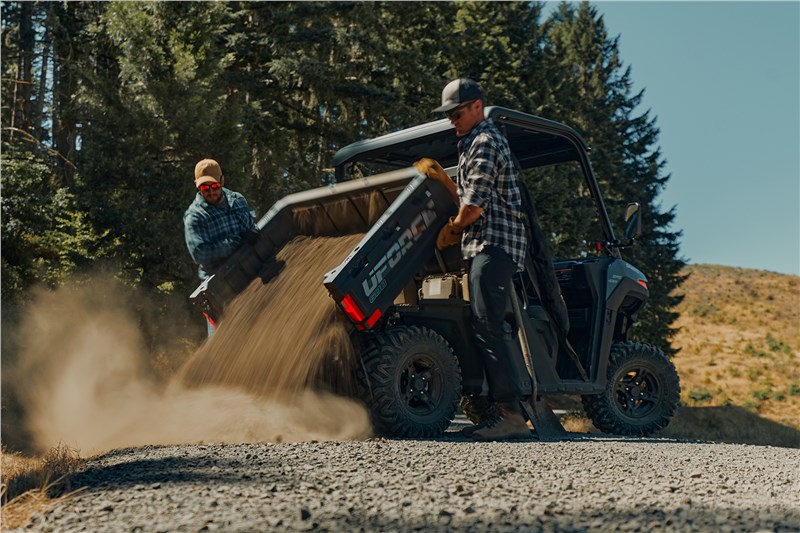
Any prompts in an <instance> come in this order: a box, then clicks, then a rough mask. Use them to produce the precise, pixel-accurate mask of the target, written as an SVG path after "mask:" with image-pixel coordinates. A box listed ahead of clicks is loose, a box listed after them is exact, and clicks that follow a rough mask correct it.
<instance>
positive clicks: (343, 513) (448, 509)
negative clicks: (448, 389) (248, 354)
mask: <svg viewBox="0 0 800 533" xmlns="http://www.w3.org/2000/svg"><path fill="white" fill-rule="evenodd" d="M464 422H465V421H464V420H459V421H457V422H456V423H455V424H454V425H453V426H452V427H451V429H450V430H449V431H448V432H447V433H446V434H445V436H444V437H443V438H441V439H424V440H386V439H370V440H367V441H347V442H306V443H259V444H237V445H230V444H228V445H222V444H203V445H182V446H145V447H142V448H131V449H124V450H116V451H112V452H109V453H106V454H104V455H100V456H97V457H94V458H91V459H90V460H89V462H88V465H87V468H86V469H85V470H84V471H82V472H80V473H79V474H77V476H76V478H75V483H76V484H77V485H84V486H85V487H86V488H85V489H84V490H83V491H82V492H80V493H78V494H76V495H74V496H73V497H71V498H69V499H68V500H66V501H63V502H61V503H59V504H57V505H56V506H55V507H53V508H51V509H50V510H49V511H47V512H45V513H41V514H37V515H34V516H33V517H32V518H31V521H30V522H29V523H28V524H27V525H26V526H25V527H24V528H22V529H24V530H26V531H59V532H62V531H130V532H135V531H142V532H145V531H147V532H150V531H421V530H424V531H476V532H477V531H608V530H620V531H750V532H753V531H776V532H778V531H780V532H784V531H785V532H789V531H798V530H800V453H798V450H796V449H790V448H774V447H768V446H749V445H733V444H716V443H704V442H685V441H675V440H667V439H632V438H620V437H615V436H603V435H585V434H571V435H570V436H571V437H572V440H569V441H562V442H551V443H543V442H538V441H537V440H535V439H533V440H530V441H526V442H514V443H473V442H471V441H468V440H466V439H464V438H462V437H461V436H460V435H459V434H458V433H457V431H458V429H459V428H460V427H461V426H462V425H463V424H464Z"/></svg>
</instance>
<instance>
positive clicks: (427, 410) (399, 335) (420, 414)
mask: <svg viewBox="0 0 800 533" xmlns="http://www.w3.org/2000/svg"><path fill="white" fill-rule="evenodd" d="M362 360H363V363H364V364H363V366H362V367H361V368H360V369H359V371H358V383H359V389H360V395H361V397H362V399H363V400H364V401H365V402H366V404H367V405H368V407H369V409H370V412H371V416H372V423H373V427H374V430H375V432H376V433H377V434H379V435H392V436H402V437H436V436H440V435H441V434H442V433H444V430H445V429H447V426H449V425H450V422H451V421H452V420H453V417H454V416H455V411H456V406H457V405H458V401H459V398H460V396H461V370H460V368H459V365H458V359H456V357H455V356H454V355H453V351H452V350H451V349H450V346H449V345H448V344H447V341H445V340H444V338H442V337H441V336H440V335H439V334H438V333H436V332H434V331H432V330H430V329H428V328H423V327H417V326H409V327H397V328H392V329H390V330H387V331H384V332H381V333H376V334H375V335H374V336H373V337H372V338H371V339H370V340H369V341H368V342H367V343H366V347H365V350H364V351H363V353H362Z"/></svg>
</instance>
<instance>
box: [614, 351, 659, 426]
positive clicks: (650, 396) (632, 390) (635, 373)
mask: <svg viewBox="0 0 800 533" xmlns="http://www.w3.org/2000/svg"><path fill="white" fill-rule="evenodd" d="M663 394H664V387H663V386H662V384H661V380H660V379H659V377H658V374H657V373H656V372H654V371H653V370H652V369H650V368H649V367H648V366H646V365H642V364H638V365H631V366H628V367H626V368H623V369H622V370H621V371H620V373H619V374H618V377H617V380H616V382H615V383H614V399H615V400H616V405H617V408H618V409H619V410H620V411H621V413H622V414H623V415H624V416H626V417H628V418H630V419H641V418H644V417H646V416H648V415H650V414H651V413H652V412H653V411H654V410H655V409H656V407H657V406H658V404H659V403H660V402H661V398H662V396H663Z"/></svg>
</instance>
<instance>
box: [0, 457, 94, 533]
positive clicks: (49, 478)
mask: <svg viewBox="0 0 800 533" xmlns="http://www.w3.org/2000/svg"><path fill="white" fill-rule="evenodd" d="M0 459H2V472H1V474H2V510H1V511H0V514H1V516H0V529H13V528H17V527H21V526H22V525H24V524H25V523H26V522H27V521H28V518H29V517H30V515H31V514H32V513H35V512H41V511H42V510H43V509H45V508H47V507H48V506H50V505H52V504H54V503H56V502H57V501H59V500H60V499H62V498H66V497H68V496H69V495H70V494H73V493H74V491H73V487H72V484H71V474H72V473H74V472H75V471H77V470H78V469H80V468H81V467H82V466H83V464H84V463H85V460H84V459H82V458H81V457H80V456H79V455H78V453H77V452H76V451H75V450H72V449H70V448H68V447H67V446H64V445H60V446H57V447H55V448H53V449H51V450H50V451H49V452H47V453H46V454H45V455H44V456H42V457H38V458H29V457H23V456H22V455H20V454H18V453H12V452H9V451H7V450H5V449H3V450H2V452H0ZM71 491H73V492H71Z"/></svg>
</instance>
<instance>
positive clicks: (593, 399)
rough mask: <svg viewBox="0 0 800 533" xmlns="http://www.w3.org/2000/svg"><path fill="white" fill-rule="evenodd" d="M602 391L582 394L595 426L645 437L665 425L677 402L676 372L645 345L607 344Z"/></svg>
mask: <svg viewBox="0 0 800 533" xmlns="http://www.w3.org/2000/svg"><path fill="white" fill-rule="evenodd" d="M607 376H608V383H607V385H606V390H605V391H604V392H603V393H601V394H597V395H591V396H583V397H582V398H581V400H582V401H583V408H584V410H585V411H586V414H587V415H588V416H589V418H590V419H591V420H592V422H593V423H594V425H595V427H597V429H599V430H601V431H604V432H606V433H613V434H616V435H630V436H637V437H646V436H648V435H652V434H653V433H655V432H656V431H658V430H660V429H663V428H665V427H666V426H667V424H669V420H670V418H672V416H673V415H674V414H675V410H676V409H677V407H678V402H679V401H680V393H681V387H680V383H679V381H678V373H677V372H676V371H675V367H674V366H673V364H672V363H671V362H670V361H669V359H667V357H666V356H665V355H664V352H662V351H661V350H659V349H658V348H656V347H654V346H651V345H649V344H642V343H638V342H625V343H618V344H615V345H613V346H612V347H611V354H610V356H609V361H608V373H607Z"/></svg>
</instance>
